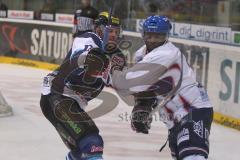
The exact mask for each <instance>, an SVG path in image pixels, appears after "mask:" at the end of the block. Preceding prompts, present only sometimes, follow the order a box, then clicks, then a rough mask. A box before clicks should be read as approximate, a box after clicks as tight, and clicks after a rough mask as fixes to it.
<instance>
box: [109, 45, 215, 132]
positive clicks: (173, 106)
mask: <svg viewBox="0 0 240 160" xmlns="http://www.w3.org/2000/svg"><path fill="white" fill-rule="evenodd" d="M181 54H182V53H181V52H180V50H179V49H178V48H177V47H175V46H174V45H173V44H172V43H171V42H167V43H165V44H164V45H162V46H159V47H157V48H155V49H154V50H152V51H151V52H149V53H147V51H146V46H145V45H144V46H143V47H141V48H140V49H139V50H138V51H137V52H136V53H135V57H134V60H135V62H136V65H140V64H141V65H142V66H141V67H138V68H140V69H142V70H139V69H137V70H136V69H135V70H134V69H132V70H131V69H130V70H129V71H127V72H125V73H122V76H125V79H124V80H126V81H125V82H124V80H123V79H121V81H122V83H125V84H127V81H129V80H131V79H136V80H135V81H138V80H137V79H145V83H146V84H142V85H139V83H138V84H137V83H136V86H135V87H134V86H133V87H130V86H128V88H130V89H129V90H127V88H126V89H125V90H126V91H125V92H124V93H125V94H126V95H127V94H132V95H134V94H136V93H142V92H144V91H148V90H155V92H156V91H157V92H161V93H160V94H159V95H157V96H156V97H157V98H158V100H159V102H160V101H161V100H162V99H164V95H166V94H165V93H167V92H169V91H170V90H172V89H173V88H174V87H175V86H176V85H177V84H178V82H179V80H180V77H181V70H182V82H181V85H180V88H179V89H178V90H177V91H176V93H175V96H174V97H173V98H172V99H171V100H170V101H169V102H168V103H167V104H166V105H165V106H163V107H161V108H160V110H159V115H160V119H161V120H162V121H163V122H164V123H165V124H166V125H167V127H168V128H172V127H173V126H174V122H176V121H177V122H179V121H180V120H181V119H182V118H183V117H184V116H186V115H187V114H188V113H189V111H190V110H191V109H193V108H210V107H212V105H211V103H210V101H209V99H208V95H207V93H206V91H205V89H204V88H203V87H202V86H200V85H199V83H198V82H197V81H196V76H195V73H194V72H193V70H192V69H191V68H190V66H189V65H188V63H187V61H186V58H185V56H184V55H181ZM181 59H182V60H181ZM149 64H152V66H150V67H149ZM158 65H160V66H164V68H167V70H166V71H164V73H160V71H158V70H159V69H158ZM144 66H146V68H147V66H148V69H144ZM133 68H134V67H133ZM154 68H156V69H155V70H154ZM159 68H160V67H159ZM148 70H149V71H148ZM151 70H152V73H151V74H150V73H149V72H151ZM114 74H115V73H114ZM158 74H159V75H158ZM116 75H117V73H116ZM119 75H121V74H119ZM122 76H115V75H114V76H113V77H117V78H115V79H114V78H113V83H115V84H116V88H117V89H119V91H121V86H120V85H118V82H117V79H119V78H121V77H122ZM154 77H157V81H156V82H155V83H154V84H152V86H151V85H149V83H147V82H149V81H151V80H152V79H153V78H154ZM114 81H115V82H114ZM129 82H130V81H129ZM142 82H143V81H142ZM142 82H141V83H142ZM118 87H120V88H118ZM122 88H123V87H122ZM134 92H135V93H134Z"/></svg>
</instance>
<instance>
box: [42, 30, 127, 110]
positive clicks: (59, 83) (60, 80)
mask: <svg viewBox="0 0 240 160" xmlns="http://www.w3.org/2000/svg"><path fill="white" fill-rule="evenodd" d="M101 47H102V40H101V39H100V37H99V36H98V35H96V34H95V33H93V32H85V33H83V34H81V35H78V36H77V37H76V38H74V41H73V45H72V48H71V49H70V51H69V52H68V54H67V56H66V58H65V59H64V61H63V62H62V64H61V65H60V67H59V68H58V69H56V70H55V71H53V72H52V73H50V74H48V75H47V76H46V77H44V83H43V87H42V94H43V95H47V94H50V93H57V94H61V95H64V96H68V97H71V98H73V99H75V100H76V101H77V102H78V103H79V105H80V106H81V107H82V108H83V109H84V107H85V106H86V105H87V102H88V101H90V100H91V99H93V98H95V97H96V96H98V95H99V93H100V92H101V91H102V89H103V88H104V86H105V81H106V80H104V79H103V78H102V77H97V78H96V80H94V82H91V83H88V82H86V81H85V80H84V75H85V73H86V66H85V65H84V62H85V58H86V56H87V54H88V53H89V51H90V50H91V49H92V48H101ZM116 54H117V55H123V54H121V51H120V50H116V51H114V53H113V54H112V57H114V56H115V55H116ZM118 57H119V56H118ZM123 58H124V56H123ZM112 59H116V57H115V58H112ZM123 65H125V63H124V64H123Z"/></svg>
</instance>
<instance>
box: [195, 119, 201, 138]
mask: <svg viewBox="0 0 240 160" xmlns="http://www.w3.org/2000/svg"><path fill="white" fill-rule="evenodd" d="M193 131H194V132H195V133H196V134H197V135H198V136H199V137H201V138H203V121H198V122H195V121H193Z"/></svg>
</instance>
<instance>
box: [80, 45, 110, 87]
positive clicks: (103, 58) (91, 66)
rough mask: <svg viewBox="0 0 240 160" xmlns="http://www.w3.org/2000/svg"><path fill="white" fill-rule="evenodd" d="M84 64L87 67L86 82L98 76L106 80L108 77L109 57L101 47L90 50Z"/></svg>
mask: <svg viewBox="0 0 240 160" xmlns="http://www.w3.org/2000/svg"><path fill="white" fill-rule="evenodd" d="M84 65H85V67H86V74H85V78H86V79H85V81H86V82H89V83H90V82H93V81H95V79H96V78H102V79H103V81H105V80H106V79H107V78H108V72H109V70H110V69H109V68H110V66H109V57H108V56H107V55H106V54H104V53H103V52H102V51H101V49H99V48H93V49H92V50H90V51H89V53H88V54H87V57H86V60H85V63H84Z"/></svg>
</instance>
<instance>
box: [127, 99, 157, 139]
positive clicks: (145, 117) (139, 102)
mask: <svg viewBox="0 0 240 160" xmlns="http://www.w3.org/2000/svg"><path fill="white" fill-rule="evenodd" d="M157 102H158V100H157V99H156V98H147V99H144V98H143V97H142V98H138V97H135V106H134V108H133V110H132V116H131V127H132V129H133V130H134V131H136V132H137V133H144V134H148V130H149V129H150V128H151V122H152V115H151V111H152V109H153V108H155V107H156V106H157Z"/></svg>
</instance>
